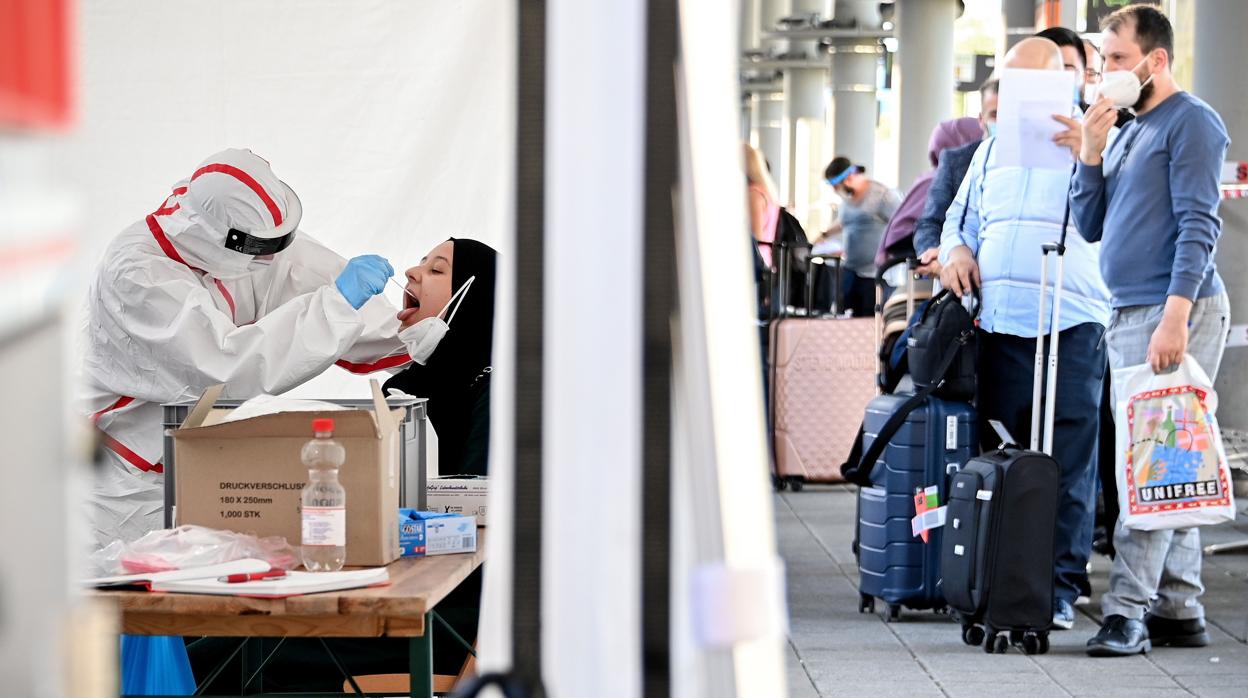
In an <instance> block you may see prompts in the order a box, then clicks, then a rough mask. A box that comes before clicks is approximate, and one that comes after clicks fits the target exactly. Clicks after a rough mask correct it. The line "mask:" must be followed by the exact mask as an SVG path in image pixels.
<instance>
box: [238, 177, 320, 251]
mask: <svg viewBox="0 0 1248 698" xmlns="http://www.w3.org/2000/svg"><path fill="white" fill-rule="evenodd" d="M282 188H283V189H284V190H285V194H286V217H285V218H284V219H283V220H282V224H281V225H279V226H277V227H276V228H269V229H266V230H251V231H246V230H239V229H238V228H230V229H229V232H227V233H226V235H225V243H224V244H225V248H226V249H228V250H233V251H235V252H238V253H240V254H245V255H250V256H252V257H262V256H266V255H274V254H277V253H278V252H281V251H282V250H284V249H286V248H287V247H290V245H291V243H293V242H294V241H295V229H296V228H298V227H299V220H300V219H301V218H302V217H303V206H302V204H300V203H299V197H298V196H296V195H295V192H294V190H293V189H291V188H290V187H288V186H286V183H285V182H282Z"/></svg>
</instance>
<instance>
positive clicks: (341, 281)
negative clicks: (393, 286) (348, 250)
mask: <svg viewBox="0 0 1248 698" xmlns="http://www.w3.org/2000/svg"><path fill="white" fill-rule="evenodd" d="M392 276H394V268H393V267H391V266H390V263H389V262H387V261H386V258H385V257H379V256H377V255H375V254H366V255H362V256H360V257H352V258H351V260H350V261H349V262H347V267H346V268H345V269H343V270H342V273H341V274H339V275H338V280H337V281H335V282H334V285H335V286H337V287H338V290H339V291H341V292H342V297H343V298H346V299H347V302H348V303H350V304H351V307H352V308H355V309H356V310H359V309H360V306H362V305H364V304H365V303H366V302H368V299H369V298H372V297H373V296H375V295H377V294H378V293H381V292H382V290H383V289H385V287H386V280H387V279H389V278H390V277H392Z"/></svg>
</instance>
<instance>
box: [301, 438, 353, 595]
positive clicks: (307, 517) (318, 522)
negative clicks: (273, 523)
mask: <svg viewBox="0 0 1248 698" xmlns="http://www.w3.org/2000/svg"><path fill="white" fill-rule="evenodd" d="M312 433H313V434H314V435H315V438H313V439H312V440H311V441H309V442H307V443H306V444H304V445H303V451H302V452H301V456H302V458H303V466H304V467H305V468H307V469H308V484H307V486H306V487H304V488H303V546H302V553H303V566H304V567H305V568H306V569H307V570H308V571H309V572H335V571H337V570H340V569H342V565H343V563H344V562H346V559H347V491H346V490H344V489H343V488H342V485H341V484H339V482H338V469H339V468H341V467H342V463H343V461H345V460H346V458H347V451H346V449H344V448H343V447H342V444H340V443H338V442H337V441H334V438H333V437H334V420H332V419H314V420H312Z"/></svg>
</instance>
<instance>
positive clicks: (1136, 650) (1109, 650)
mask: <svg viewBox="0 0 1248 698" xmlns="http://www.w3.org/2000/svg"><path fill="white" fill-rule="evenodd" d="M1151 649H1153V645H1152V643H1151V642H1149V639H1148V626H1146V625H1144V621H1140V620H1135V619H1132V618H1127V617H1126V616H1118V615H1114V616H1105V622H1104V623H1103V624H1102V625H1101V631H1100V632H1098V633H1097V634H1096V637H1094V638H1092V639H1091V640H1088V654H1090V655H1092V656H1093V657H1129V656H1131V655H1133V654H1140V653H1141V652H1148V651H1149V650H1151Z"/></svg>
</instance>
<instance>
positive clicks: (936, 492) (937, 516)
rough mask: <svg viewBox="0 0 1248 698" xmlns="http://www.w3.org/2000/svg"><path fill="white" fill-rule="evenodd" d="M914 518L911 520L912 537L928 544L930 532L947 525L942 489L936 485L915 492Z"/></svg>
mask: <svg viewBox="0 0 1248 698" xmlns="http://www.w3.org/2000/svg"><path fill="white" fill-rule="evenodd" d="M914 511H915V516H914V518H912V519H910V532H911V535H915V536H920V537H922V538H923V542H924V543H927V542H928V531H931V530H932V529H933V528H940V527H941V526H944V525H945V511H946V510H945V507H942V506H940V489H939V488H937V487H936V486H935V485H932V486H930V487H927V488H925V489H918V490H915V493H914Z"/></svg>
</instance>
